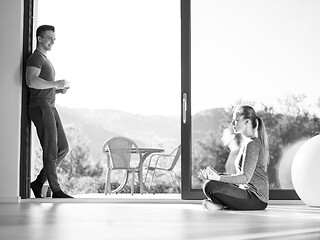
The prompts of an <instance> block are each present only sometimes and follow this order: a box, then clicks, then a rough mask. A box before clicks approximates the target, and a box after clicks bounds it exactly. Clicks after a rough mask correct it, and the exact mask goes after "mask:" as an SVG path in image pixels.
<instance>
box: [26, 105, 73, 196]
mask: <svg viewBox="0 0 320 240" xmlns="http://www.w3.org/2000/svg"><path fill="white" fill-rule="evenodd" d="M29 116H30V118H31V120H32V122H33V123H34V125H35V127H36V129H37V134H38V137H39V140H40V144H41V147H42V150H43V168H42V170H41V171H40V173H39V175H38V177H37V181H39V182H41V183H43V184H44V183H45V182H46V181H47V180H48V182H49V185H50V188H51V189H52V191H53V192H56V191H59V190H60V185H59V183H58V177H57V171H56V168H57V166H59V164H60V163H61V162H62V160H63V159H64V158H65V156H66V155H67V153H68V151H69V146H68V140H67V138H66V134H65V132H64V129H63V126H62V123H61V120H60V117H59V114H58V112H57V109H56V108H55V107H51V106H40V107H32V108H29Z"/></svg>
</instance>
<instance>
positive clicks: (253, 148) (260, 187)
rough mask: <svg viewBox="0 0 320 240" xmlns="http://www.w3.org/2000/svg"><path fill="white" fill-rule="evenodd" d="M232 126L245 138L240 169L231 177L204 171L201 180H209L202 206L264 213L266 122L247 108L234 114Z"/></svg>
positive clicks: (213, 208) (240, 158)
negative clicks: (261, 211) (262, 211)
mask: <svg viewBox="0 0 320 240" xmlns="http://www.w3.org/2000/svg"><path fill="white" fill-rule="evenodd" d="M232 124H233V128H234V132H235V133H241V135H242V137H243V142H242V145H241V148H240V151H239V154H238V156H237V158H236V160H235V161H236V164H237V165H240V167H239V169H237V173H235V174H230V175H229V174H228V175H219V174H218V173H217V172H216V171H215V170H214V169H213V168H211V167H208V168H206V169H204V170H201V171H200V172H199V177H200V178H201V179H202V180H206V182H205V183H204V185H203V191H204V194H205V195H206V196H207V198H208V199H205V200H203V201H202V205H203V207H204V208H205V209H207V210H218V209H223V208H229V209H234V210H263V209H265V208H266V207H267V205H268V200H269V182H268V174H267V165H268V159H269V150H268V141H267V135H266V131H265V126H264V123H263V121H262V119H261V118H260V117H258V116H257V114H256V112H255V110H254V109H253V108H252V107H250V106H246V105H244V106H240V107H238V108H236V109H235V111H234V112H233V120H232ZM239 163H240V164H239Z"/></svg>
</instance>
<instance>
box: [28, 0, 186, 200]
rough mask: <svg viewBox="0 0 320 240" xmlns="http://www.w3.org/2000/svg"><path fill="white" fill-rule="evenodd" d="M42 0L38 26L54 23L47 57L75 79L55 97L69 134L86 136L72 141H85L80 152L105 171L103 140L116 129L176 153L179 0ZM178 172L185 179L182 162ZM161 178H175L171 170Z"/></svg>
mask: <svg viewBox="0 0 320 240" xmlns="http://www.w3.org/2000/svg"><path fill="white" fill-rule="evenodd" d="M37 2H38V7H37V13H38V14H37V26H39V25H42V24H49V25H54V26H55V34H56V41H55V45H54V46H53V48H52V51H50V52H48V58H49V59H50V60H51V62H52V63H53V66H54V68H55V72H56V79H66V80H68V81H71V88H70V90H69V91H68V93H67V94H65V95H62V94H59V95H57V99H56V104H57V106H58V110H59V113H60V115H61V118H62V121H63V123H64V127H65V129H66V132H67V135H68V134H70V135H72V136H73V139H74V138H75V137H79V139H77V140H79V141H71V140H70V141H69V143H70V147H74V145H73V144H79V143H81V146H80V147H81V148H79V150H80V151H78V154H82V155H81V156H82V157H85V159H86V160H88V161H87V162H88V164H89V162H90V164H91V163H92V162H93V163H99V162H100V161H101V165H97V166H96V167H97V169H98V170H99V171H100V170H101V171H105V168H106V165H105V162H104V161H105V155H104V154H103V153H102V145H103V142H104V141H105V140H106V139H108V138H110V137H113V136H119V135H121V136H126V137H129V138H132V139H133V140H134V141H135V142H136V143H137V144H138V146H139V147H154V148H161V149H164V150H165V152H166V153H167V152H168V153H170V152H172V151H173V150H174V149H175V148H176V147H177V146H178V145H179V144H180V83H181V81H180V79H181V77H180V1H179V0H164V1H163V0H162V1H157V0H134V1H132V0H122V1H114V0H92V1H87V0H55V1H49V0H41V1H37ZM34 136H35V135H34ZM75 147H77V146H75ZM78 147H79V146H78ZM34 151H38V150H37V149H35V150H34ZM70 151H72V149H70ZM34 155H36V154H34ZM36 157H37V156H36ZM101 159H102V160H101ZM147 160H148V159H147ZM147 163H148V162H147V161H146V164H147ZM79 164H80V166H79V167H83V168H84V167H85V166H84V165H83V166H81V164H83V161H79ZM75 166H78V165H77V164H76V165H75ZM164 166H165V165H163V166H162V167H164ZM38 170H39V169H36V171H35V174H37V173H38ZM101 171H100V173H101ZM175 171H176V174H177V180H178V181H179V180H180V161H179V162H178V164H177V165H176V168H175ZM87 174H89V173H88V172H87V173H85V174H83V176H87ZM65 176H68V174H61V178H63V177H65ZM68 177H69V176H68ZM104 179H105V175H103V174H102V175H101V183H102V184H103V183H104V182H103V181H104ZM62 181H64V179H62ZM81 181H82V182H83V183H84V184H86V181H87V180H86V179H85V178H82V180H81ZM81 181H80V180H79V181H78V182H79V184H80V182H81ZM90 181H91V182H92V179H90ZM99 181H100V179H99ZM68 182H70V181H69V180H66V181H65V183H68ZM154 182H155V183H161V182H165V183H167V184H172V185H174V184H175V183H174V182H172V178H171V176H170V174H169V173H168V174H166V173H165V174H164V176H163V175H161V176H160V175H159V174H158V173H157V174H156V176H155V179H154ZM84 184H83V185H84ZM89 185H90V184H88V186H89ZM92 185H93V184H92ZM97 188H99V189H100V190H101V189H103V186H102V187H101V186H98V187H97ZM97 188H96V189H97ZM70 190H71V191H72V192H74V193H75V194H77V193H79V191H80V190H79V191H78V192H76V189H70ZM100 190H99V191H100ZM81 191H82V190H81ZM83 191H86V190H85V189H84V190H83ZM69 192H70V191H69ZM87 192H88V191H87Z"/></svg>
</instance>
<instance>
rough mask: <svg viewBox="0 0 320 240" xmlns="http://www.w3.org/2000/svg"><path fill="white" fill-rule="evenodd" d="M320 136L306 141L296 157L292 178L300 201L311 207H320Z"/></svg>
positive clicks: (293, 163)
mask: <svg viewBox="0 0 320 240" xmlns="http://www.w3.org/2000/svg"><path fill="white" fill-rule="evenodd" d="M319 171H320V135H317V136H315V137H312V138H311V139H309V140H308V141H306V142H305V143H304V144H303V145H302V146H301V147H300V148H299V150H298V151H297V153H296V155H295V156H294V159H293V162H292V167H291V177H292V183H293V187H294V189H295V191H296V192H297V194H298V196H299V197H300V199H301V200H302V201H303V202H304V203H305V204H306V205H308V206H310V207H320V174H319Z"/></svg>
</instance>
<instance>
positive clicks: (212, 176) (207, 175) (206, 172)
mask: <svg viewBox="0 0 320 240" xmlns="http://www.w3.org/2000/svg"><path fill="white" fill-rule="evenodd" d="M198 176H199V178H200V179H201V180H203V181H204V180H216V181H220V176H219V174H218V173H217V172H216V171H215V170H214V169H213V168H212V167H210V166H209V167H207V168H206V169H200V171H199V172H198Z"/></svg>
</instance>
